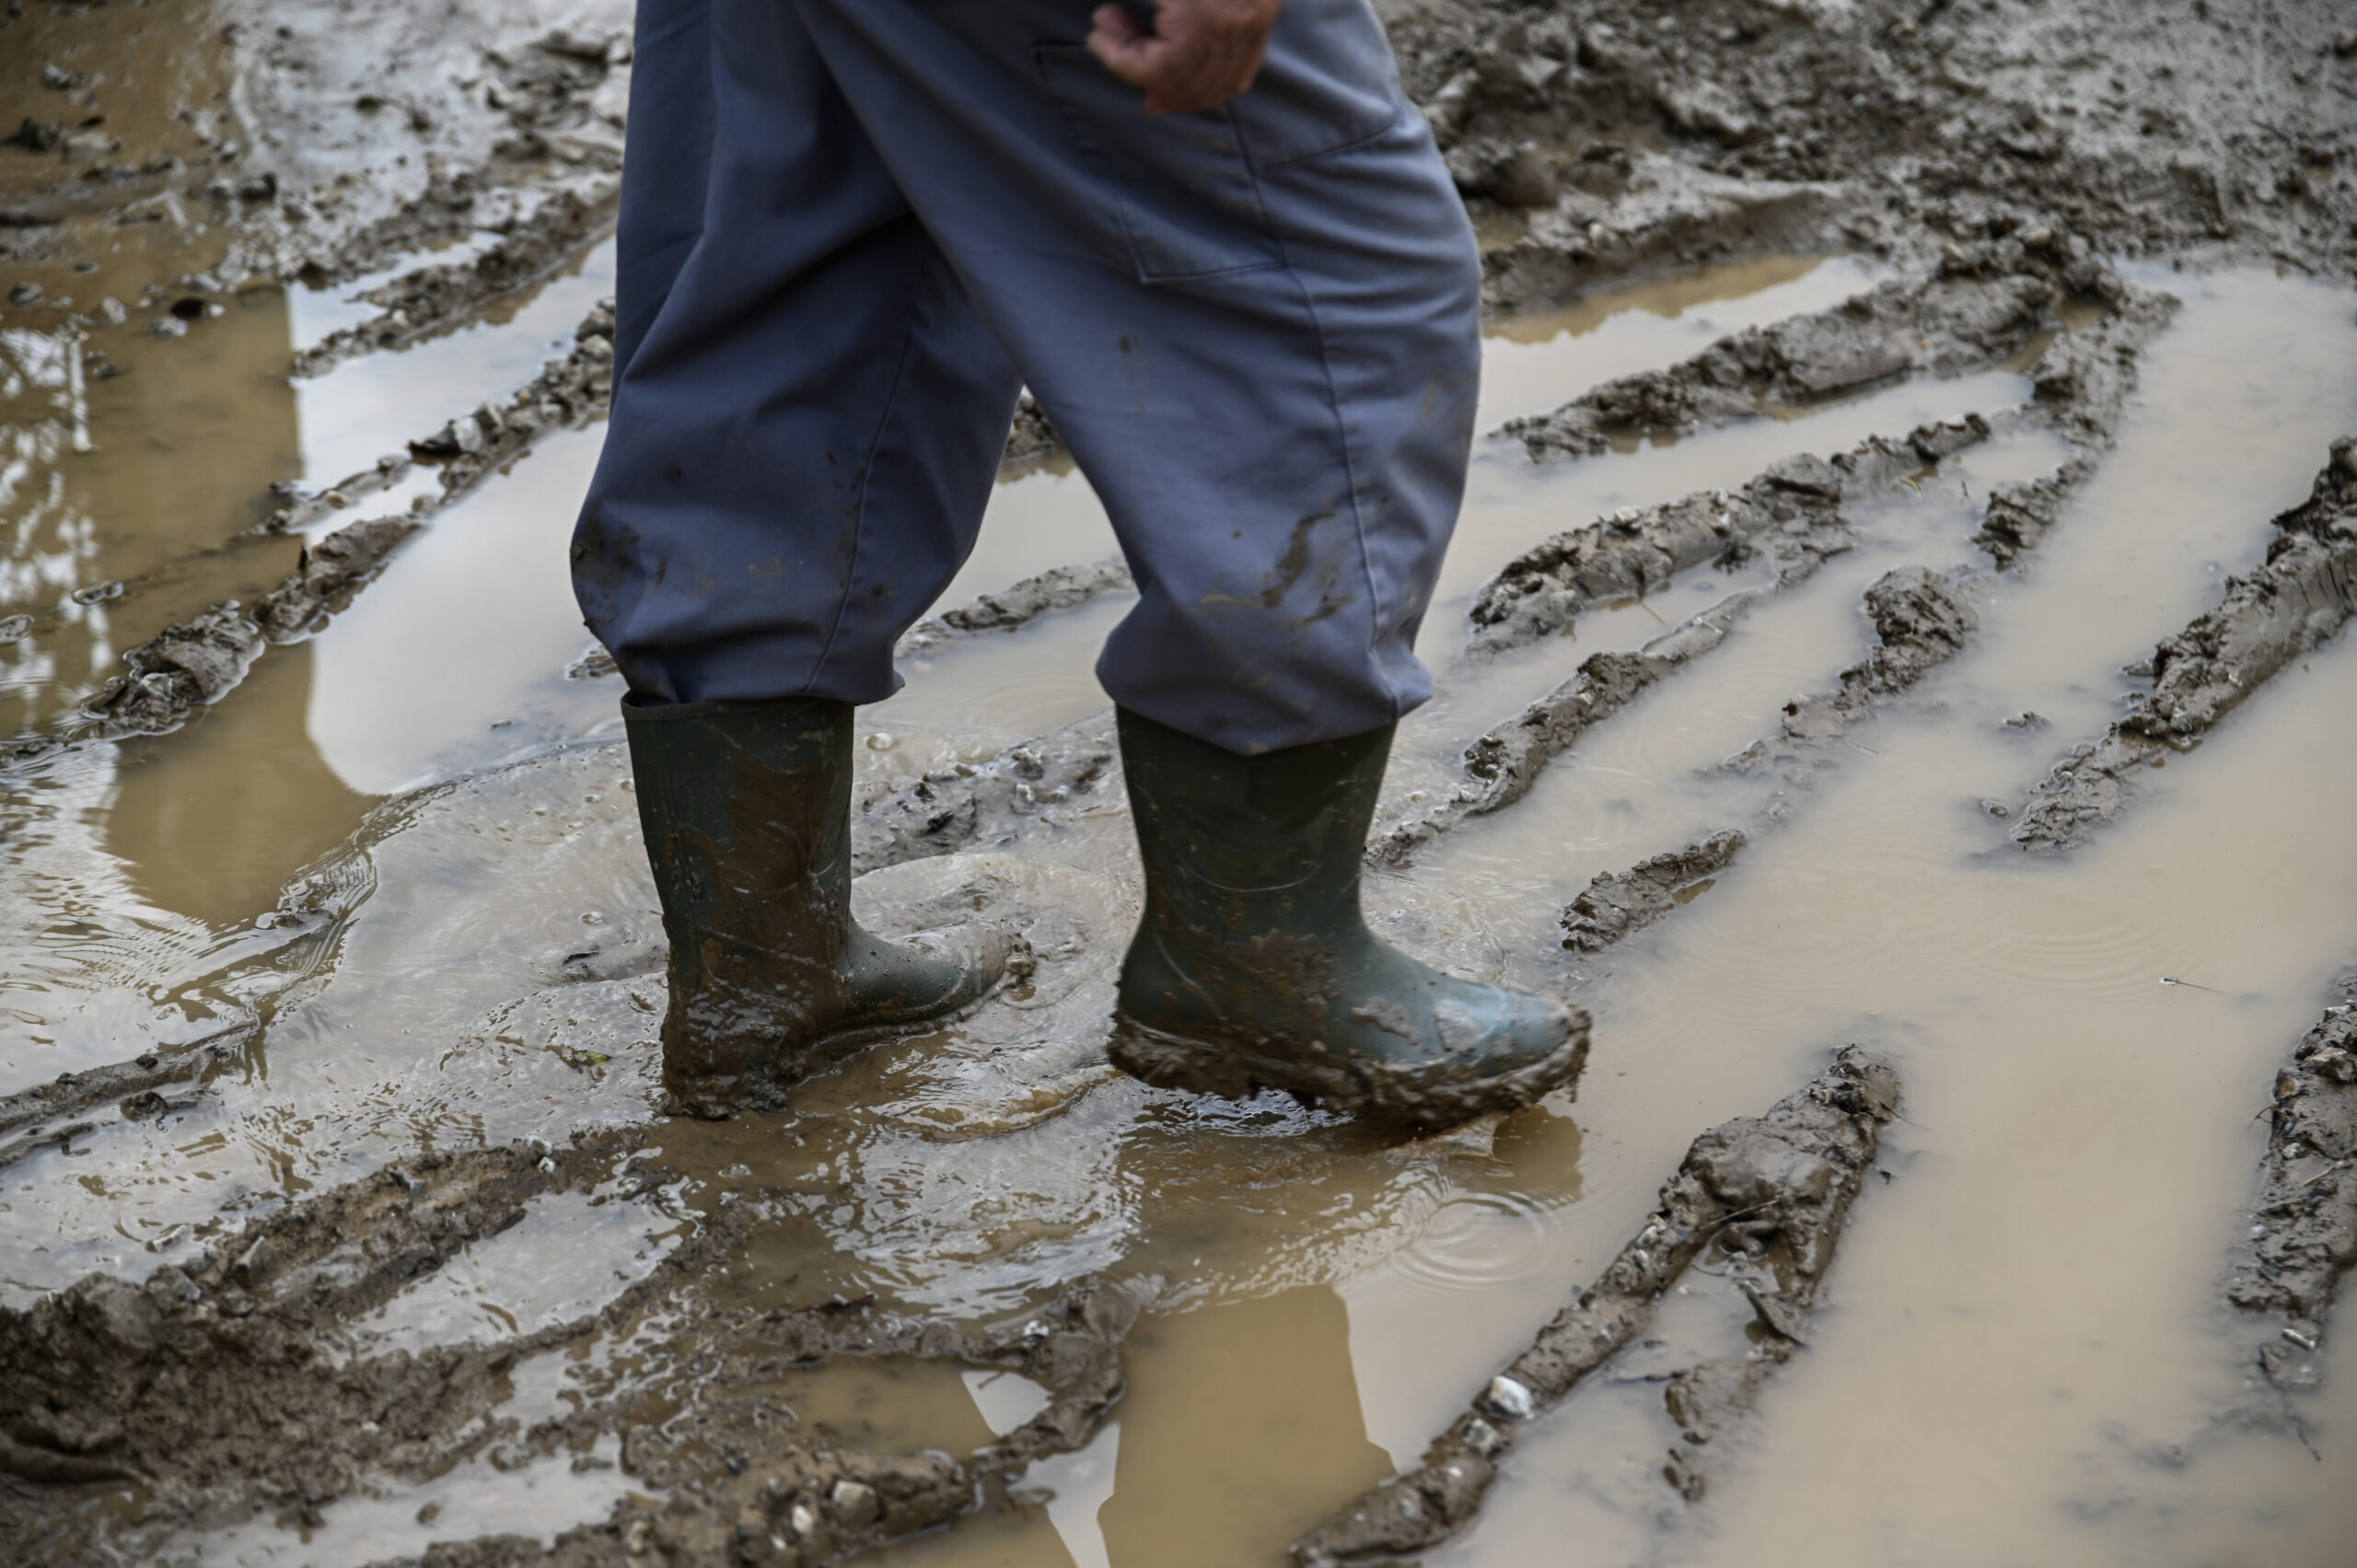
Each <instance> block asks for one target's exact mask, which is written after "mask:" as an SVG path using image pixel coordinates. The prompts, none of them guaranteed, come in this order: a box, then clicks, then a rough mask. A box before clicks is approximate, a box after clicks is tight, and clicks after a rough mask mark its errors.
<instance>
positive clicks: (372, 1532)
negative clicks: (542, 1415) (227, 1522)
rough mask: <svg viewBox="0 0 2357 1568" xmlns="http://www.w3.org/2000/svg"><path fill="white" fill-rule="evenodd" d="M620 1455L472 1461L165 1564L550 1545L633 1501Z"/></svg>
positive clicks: (281, 1563)
mask: <svg viewBox="0 0 2357 1568" xmlns="http://www.w3.org/2000/svg"><path fill="white" fill-rule="evenodd" d="M633 1492H634V1489H633V1487H632V1485H631V1482H630V1478H629V1477H627V1476H625V1475H624V1474H623V1473H622V1470H621V1438H619V1437H615V1436H611V1435H609V1436H605V1437H601V1438H599V1439H598V1442H597V1443H596V1445H595V1446H592V1447H591V1448H590V1449H589V1450H588V1451H587V1452H586V1453H583V1454H565V1453H559V1454H551V1455H547V1456H544V1457H542V1458H537V1459H532V1460H529V1461H527V1462H526V1463H523V1464H520V1465H517V1466H514V1467H512V1468H508V1469H502V1468H499V1467H497V1466H494V1465H493V1464H492V1463H491V1462H490V1461H489V1460H487V1459H470V1460H468V1461H467V1462H466V1463H464V1464H462V1465H459V1466H457V1467H456V1468H454V1469H451V1470H449V1471H448V1472H447V1473H446V1474H444V1475H441V1476H438V1477H436V1478H435V1479H433V1480H431V1481H424V1482H422V1483H418V1484H401V1483H389V1486H388V1490H387V1492H386V1493H385V1494H384V1495H381V1496H375V1497H348V1498H345V1499H343V1500H342V1501H341V1502H336V1503H331V1504H328V1505H327V1506H326V1507H325V1508H323V1509H321V1510H320V1511H319V1512H320V1516H321V1518H322V1522H321V1523H320V1524H318V1525H315V1526H312V1527H309V1528H307V1529H281V1528H278V1527H275V1526H273V1525H270V1524H267V1523H264V1522H261V1521H259V1520H257V1521H255V1522H254V1523H251V1524H248V1525H245V1526H243V1527H239V1528H238V1529H234V1530H226V1531H223V1532H221V1533H220V1534H217V1535H213V1536H209V1537H205V1538H203V1539H196V1540H192V1541H189V1542H188V1543H186V1544H185V1545H184V1546H180V1547H177V1548H173V1549H170V1550H168V1551H166V1552H164V1553H163V1554H162V1556H161V1558H160V1561H161V1562H164V1563H166V1564H168V1565H169V1568H181V1565H182V1564H207V1565H210V1564H214V1563H234V1564H237V1568H366V1564H368V1563H372V1562H387V1561H389V1560H390V1559H393V1558H400V1557H413V1556H415V1555H416V1554H418V1553H420V1552H422V1551H424V1550H425V1549H426V1548H428V1547H430V1546H433V1545H434V1544H435V1543H436V1542H437V1541H463V1540H472V1539H475V1538H476V1537H478V1536H519V1537H522V1538H524V1539H528V1540H532V1541H535V1542H537V1543H539V1544H540V1546H541V1547H543V1548H545V1547H548V1546H551V1545H552V1544H554V1542H555V1539H556V1538H557V1537H558V1536H559V1535H560V1534H562V1533H563V1532H564V1531H566V1530H569V1529H571V1528H573V1527H575V1525H579V1524H582V1523H585V1522H586V1521H588V1520H591V1519H602V1518H604V1517H605V1516H607V1515H608V1514H609V1513H610V1512H611V1511H612V1509H613V1507H614V1504H617V1503H621V1502H622V1501H624V1500H625V1499H628V1498H630V1497H631V1496H633Z"/></svg>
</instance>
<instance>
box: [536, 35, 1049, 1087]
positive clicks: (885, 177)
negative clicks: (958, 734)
mask: <svg viewBox="0 0 2357 1568" xmlns="http://www.w3.org/2000/svg"><path fill="white" fill-rule="evenodd" d="M638 28H639V43H638V52H637V59H638V67H637V70H636V72H635V74H634V80H633V104H632V121H631V140H630V148H631V150H630V153H629V155H628V161H627V163H626V166H625V168H624V173H623V196H622V213H621V239H620V251H621V266H620V276H619V280H618V292H619V296H620V297H619V300H618V312H617V316H618V319H617V331H616V339H617V341H616V376H615V392H614V403H613V412H612V418H611V422H610V428H609V432H608V436H607V442H606V448H605V451H604V454H603V456H602V458H601V460H600V462H599V466H598V473H597V476H596V479H595V481H594V482H593V483H592V486H591V489H590V494H589V496H588V498H587V501H586V504H585V505H584V507H583V511H582V516H581V519H580V522H579V524H578V525H577V527H576V529H575V540H574V550H573V564H574V581H575V590H576V592H577V594H578V597H579V598H580V601H581V605H582V609H583V611H584V613H585V616H586V619H587V621H588V623H589V625H590V627H591V629H592V630H593V631H595V632H596V633H597V634H598V638H599V640H600V641H602V642H603V643H605V645H607V647H608V648H610V650H611V651H612V652H613V654H614V656H615V659H616V662H617V663H618V664H620V665H621V669H622V672H623V675H624V677H625V679H626V680H627V681H628V684H629V686H630V688H631V696H630V698H629V699H628V700H627V701H626V702H625V703H624V709H623V712H624V715H625V717H626V718H627V719H628V721H629V722H628V726H627V733H628V736H629V741H630V748H631V757H632V765H633V772H635V774H636V777H637V784H638V804H639V812H640V818H641V821H642V824H643V826H644V830H645V834H646V848H647V857H648V860H649V863H650V865H651V866H652V869H653V871H654V874H655V881H656V890H657V892H658V894H659V895H660V897H661V900H662V903H663V911H664V928H665V934H666V935H667V936H668V938H669V941H670V954H671V958H670V1008H669V1011H668V1014H667V1015H666V1017H665V1020H664V1029H663V1051H664V1078H665V1082H666V1084H667V1086H668V1087H669V1088H670V1090H671V1091H672V1094H673V1096H674V1097H675V1099H676V1101H677V1102H678V1103H679V1105H680V1106H681V1107H682V1108H683V1109H690V1110H692V1111H696V1112H698V1113H700V1114H723V1113H726V1111H727V1110H729V1109H734V1108H737V1107H740V1106H747V1105H763V1104H773V1103H775V1102H776V1100H777V1098H778V1097H779V1095H780V1093H781V1091H782V1090H783V1088H784V1086H785V1085H786V1084H787V1083H789V1082H790V1081H791V1079H792V1077H793V1076H794V1075H795V1074H796V1073H797V1072H799V1071H801V1070H802V1069H804V1068H806V1067H807V1066H808V1065H810V1064H812V1063H815V1062H817V1061H819V1060H821V1059H823V1057H824V1056H825V1055H827V1054H829V1053H831V1052H832V1051H837V1050H840V1049H842V1048H843V1047H845V1046H847V1045H848V1044H850V1043H852V1042H853V1041H855V1040H860V1039H863V1038H866V1037H868V1036H871V1035H873V1034H875V1033H877V1032H878V1031H882V1030H890V1029H896V1028H909V1027H913V1026H915V1025H918V1024H921V1023H923V1022H925V1021H927V1020H930V1019H934V1018H937V1017H939V1016H944V1015H946V1014H947V1013H951V1012H954V1011H956V1010H958V1008H960V1007H962V1006H964V1005H967V1004H969V1003H970V1002H972V1001H974V1000H975V999H977V998H978V997H980V996H981V994H982V993H984V992H986V991H987V990H988V989H989V987H990V985H991V984H992V983H993V982H994V981H995V980H996V979H997V977H998V975H999V973H1000V972H1001V971H1002V970H1003V969H1004V962H1005V958H1006V947H1005V942H1004V938H1003V937H1002V936H1000V935H997V934H995V933H990V932H983V931H971V932H965V933H938V934H930V935H929V939H918V940H916V941H915V943H914V946H912V947H900V946H897V945H894V944H890V943H886V942H882V941H879V940H877V938H876V937H874V936H873V935H869V934H868V933H866V932H865V931H863V930H861V929H860V927H859V926H858V925H857V923H855V922H853V920H852V918H851V912H850V884H851V873H850V850H849V843H848V826H849V824H848V815H849V807H850V782H851V746H852V708H851V705H852V703H854V702H873V701H876V700H877V699H879V698H882V697H884V696H887V695H888V694H889V693H890V691H891V690H892V687H893V684H894V679H893V675H892V668H891V648H892V644H893V641H894V640H895V639H896V638H897V637H898V636H899V634H900V633H901V632H902V631H903V630H905V629H906V628H907V626H908V625H909V623H910V622H911V621H914V620H915V618H916V617H917V616H918V615H920V614H922V613H923V610H924V609H925V608H926V607H927V606H928V605H929V604H930V603H931V602H932V600H933V599H934V598H935V596H937V595H938V594H939V592H940V591H941V588H942V587H944V586H945V585H946V583H947V582H948V580H949V578H950V576H951V575H954V574H955V573H956V571H957V569H958V564H959V563H961V562H962V561H963V560H964V558H965V556H966V553H967V552H968V551H969V550H970V548H971V547H972V543H973V538H974V533H975V530H976V528H977V527H978V526H979V524H980V521H981V513H982V508H983V505H984V504H985V502H986V501H987V499H988V496H989V489H990V484H991V482H992V477H993V473H994V472H995V470H996V468H997V462H998V455H999V452H1000V450H1001V447H1002V445H1003V443H1004V438H1005V432H1006V424H1007V420H1008V417H1009V414H1010V412H1011V411H1012V408H1013V404H1014V401H1015V394H1016V387H1015V383H1014V379H1013V373H1012V371H1011V370H1010V369H1009V368H1008V366H1007V364H1006V360H1005V356H1004V354H1003V353H1002V352H1001V351H1000V349H999V347H998V345H997V343H996V342H995V341H994V340H993V337H992V336H991V334H990V332H989V331H988V329H987V328H986V327H985V326H984V325H983V324H982V322H981V318H980V317H979V315H978V314H977V313H976V311H975V310H974V308H973V306H972V304H971V302H970V300H969V299H968V298H967V296H966V295H965V292H964V289H963V287H962V285H960V284H959V283H958V278H957V276H956V274H955V273H953V272H952V271H951V269H950V268H949V267H948V265H947V263H946V261H945V259H944V258H943V257H942V255H941V252H940V251H939V250H938V249H937V248H936V247H935V245H934V244H933V242H932V240H931V239H930V238H928V236H927V235H926V233H925V231H924V228H923V225H921V224H920V223H918V222H917V220H916V219H915V217H914V216H913V215H911V213H910V211H909V209H908V204H907V203H906V202H905V201H904V200H903V199H902V198H901V196H900V191H899V189H898V187H897V186H896V185H895V184H894V182H893V180H892V178H891V176H890V174H889V172H888V170H887V169H886V168H884V166H883V164H882V163H881V162H880V161H879V160H878V159H877V156H876V153H875V150H874V148H873V147H872V146H871V145H869V144H868V143H867V141H866V139H865V134H863V133H862V131H861V130H860V127H859V125H858V122H856V120H854V119H853V117H852V116H851V115H850V113H849V112H848V110H847V108H846V106H845V105H844V103H843V101H842V98H841V96H840V95H838V94H836V93H835V92H834V91H833V89H832V87H831V86H830V82H829V79H828V77H827V75H826V73H825V71H824V69H823V68H822V67H821V66H820V64H819V62H818V61H817V59H816V57H815V56H814V55H813V54H812V52H811V51H810V49H809V47H808V43H807V39H805V38H804V37H803V36H802V34H801V31H800V28H799V24H798V22H797V21H796V20H795V17H794V15H793V13H792V11H791V10H790V9H788V8H786V7H784V6H780V5H777V4H772V3H771V0H643V3H642V4H641V6H640V7H639V21H638Z"/></svg>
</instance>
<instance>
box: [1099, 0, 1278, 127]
mask: <svg viewBox="0 0 2357 1568" xmlns="http://www.w3.org/2000/svg"><path fill="white" fill-rule="evenodd" d="M1283 5H1284V0H1156V4H1155V12H1154V25H1153V28H1152V30H1150V31H1149V30H1148V29H1146V28H1144V27H1142V26H1140V25H1139V22H1138V19H1137V18H1136V17H1132V15H1130V13H1129V12H1127V11H1125V10H1123V9H1121V7H1120V6H1098V7H1097V14H1096V15H1095V16H1094V17H1091V18H1090V20H1091V21H1092V22H1093V23H1095V26H1094V27H1093V28H1092V29H1091V30H1090V32H1089V34H1088V52H1090V53H1091V54H1094V55H1096V56H1097V59H1099V60H1101V61H1103V62H1104V63H1105V68H1106V69H1107V70H1109V71H1110V72H1112V73H1113V75H1117V76H1119V77H1120V78H1121V80H1123V81H1125V82H1128V83H1130V84H1131V85H1132V86H1133V87H1144V89H1145V111H1146V112H1147V113H1148V114H1176V113H1183V112H1185V111H1186V110H1190V109H1210V108H1212V107H1213V106H1214V105H1217V104H1223V103H1225V102H1226V101H1227V100H1228V99H1232V98H1234V97H1235V96H1236V95H1237V94H1238V93H1240V92H1242V91H1243V90H1244V89H1245V88H1247V87H1250V86H1251V85H1252V78H1253V77H1254V76H1256V75H1259V74H1260V62H1261V60H1262V59H1263V58H1265V57H1266V56H1267V54H1268V52H1269V32H1270V30H1271V29H1273V28H1274V27H1275V26H1276V25H1277V12H1278V10H1279V9H1280V8H1282V7H1283Z"/></svg>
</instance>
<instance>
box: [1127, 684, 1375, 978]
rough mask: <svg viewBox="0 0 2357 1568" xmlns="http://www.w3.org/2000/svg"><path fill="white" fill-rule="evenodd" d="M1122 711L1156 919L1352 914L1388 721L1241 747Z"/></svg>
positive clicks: (1238, 927) (1247, 922)
mask: <svg viewBox="0 0 2357 1568" xmlns="http://www.w3.org/2000/svg"><path fill="white" fill-rule="evenodd" d="M1118 722H1119V725H1120V738H1121V766H1122V770H1123V772H1124V775H1125V777H1126V779H1127V782H1128V785H1129V793H1130V809H1131V814H1132V817H1133V818H1134V819H1135V821H1136V824H1137V835H1138V848H1139V851H1140V853H1141V854H1142V856H1143V858H1144V863H1145V879H1146V906H1147V912H1148V921H1149V923H1161V921H1167V920H1168V919H1171V918H1174V917H1175V918H1177V919H1178V920H1179V921H1180V922H1182V923H1184V924H1186V925H1188V926H1190V927H1192V928H1195V929H1197V930H1203V929H1214V930H1219V931H1224V932H1226V933H1229V934H1231V935H1237V936H1245V935H1253V934H1257V933H1260V932H1267V931H1273V930H1283V929H1295V930H1298V929H1302V928H1305V927H1306V928H1310V929H1317V928H1325V927H1330V926H1334V925H1339V924H1341V923H1348V922H1354V921H1355V920H1356V918H1357V915H1358V912H1359V877H1360V865H1361V861H1362V856H1363V854H1364V851H1365V848H1366V835H1367V829H1368V826H1369V825H1370V824H1371V823H1372V822H1373V821H1374V819H1375V806H1376V796H1377V795H1378V794H1379V793H1380V791H1381V790H1382V787H1383V771H1384V766H1385V764H1386V763H1387V761H1388V760H1389V758H1390V754H1391V738H1392V730H1393V726H1388V725H1387V726H1383V727H1382V728H1380V729H1375V730H1369V731H1367V732H1365V733H1364V734H1361V735H1354V736H1351V737H1349V738H1345V739H1341V740H1324V741H1317V742H1314V743H1312V744H1310V745H1307V746H1295V747H1288V748H1286V749H1283V750H1281V751H1266V752H1262V753H1261V754H1260V755H1259V756H1257V757H1239V756H1237V754H1236V753H1234V752H1232V751H1228V750H1225V749H1222V748H1220V747H1217V746H1213V745H1212V744H1210V743H1209V742H1207V741H1202V740H1197V739H1196V738H1193V737H1192V736H1190V735H1185V734H1182V733H1180V732H1179V731H1178V730H1175V729H1171V728H1169V727H1168V726H1164V725H1160V724H1156V723H1155V722H1154V721H1153V720H1152V719H1148V718H1144V717H1141V716H1140V715H1138V714H1132V713H1131V712H1129V711H1128V710H1126V709H1123V710H1121V711H1120V714H1119V721H1118ZM1157 915H1159V916H1160V917H1161V919H1160V920H1159V921H1158V920H1157V918H1156V917H1157Z"/></svg>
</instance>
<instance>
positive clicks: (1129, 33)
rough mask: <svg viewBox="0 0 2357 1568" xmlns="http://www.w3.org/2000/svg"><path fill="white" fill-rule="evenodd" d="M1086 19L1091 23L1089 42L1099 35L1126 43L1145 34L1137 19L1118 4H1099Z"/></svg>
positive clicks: (1111, 40) (1116, 41) (1109, 39)
mask: <svg viewBox="0 0 2357 1568" xmlns="http://www.w3.org/2000/svg"><path fill="white" fill-rule="evenodd" d="M1088 19H1089V22H1090V23H1091V24H1092V26H1091V28H1090V30H1089V34H1088V37H1089V41H1090V42H1091V43H1094V42H1095V41H1097V38H1098V37H1100V36H1102V37H1103V38H1105V39H1106V40H1107V41H1109V42H1113V43H1128V42H1131V41H1133V40H1136V39H1141V38H1144V37H1145V36H1146V31H1145V29H1144V28H1142V27H1140V26H1138V19H1137V18H1136V17H1133V16H1132V15H1130V14H1129V13H1128V12H1127V11H1125V10H1123V9H1121V7H1120V6H1097V9H1096V10H1095V11H1094V12H1093V13H1091V15H1090V16H1089V18H1088Z"/></svg>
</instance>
